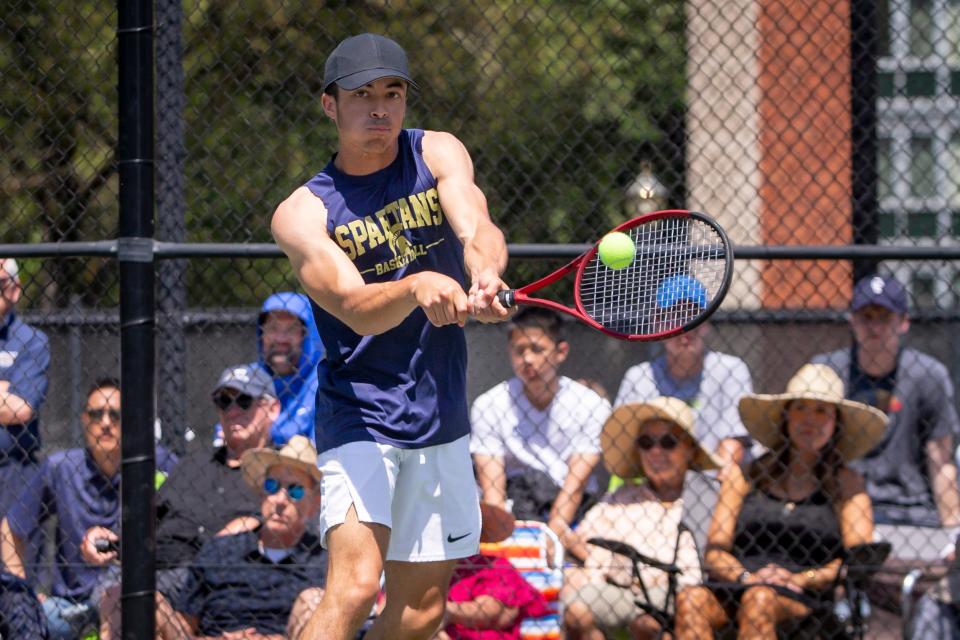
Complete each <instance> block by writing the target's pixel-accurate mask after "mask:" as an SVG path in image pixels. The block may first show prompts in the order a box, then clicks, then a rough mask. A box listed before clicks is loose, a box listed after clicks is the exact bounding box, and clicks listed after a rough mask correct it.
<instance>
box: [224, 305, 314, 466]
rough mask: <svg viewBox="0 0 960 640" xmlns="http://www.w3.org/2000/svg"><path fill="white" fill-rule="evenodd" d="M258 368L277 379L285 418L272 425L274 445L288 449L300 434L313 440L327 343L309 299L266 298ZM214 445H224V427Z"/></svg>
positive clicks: (259, 326) (259, 320)
mask: <svg viewBox="0 0 960 640" xmlns="http://www.w3.org/2000/svg"><path fill="white" fill-rule="evenodd" d="M257 353H258V354H259V359H258V360H257V362H255V363H252V364H251V366H258V367H260V368H262V369H263V370H264V371H266V372H267V373H269V374H270V375H271V376H273V385H274V390H275V393H274V395H275V396H276V397H277V398H278V399H279V400H280V415H279V416H278V417H277V419H276V420H274V422H273V428H272V429H271V440H272V442H273V445H274V446H276V447H280V446H283V445H284V444H285V443H286V442H287V441H288V440H289V439H290V438H292V437H293V436H295V435H298V434H299V435H302V436H306V437H307V438H309V439H310V441H311V442H313V441H314V440H315V438H314V433H315V431H314V424H313V423H314V419H315V417H316V398H317V364H318V363H319V362H320V360H321V359H323V344H322V343H321V342H320V335H319V334H318V333H317V325H316V323H314V321H313V309H311V307H310V300H309V299H308V298H307V297H306V296H305V295H303V294H301V293H291V292H281V293H275V294H273V295H272V296H270V297H269V298H267V299H266V300H265V301H264V303H263V307H262V308H261V309H260V316H259V317H258V318H257ZM215 434H216V435H215V438H214V444H215V445H216V446H220V445H221V444H223V428H222V427H221V425H220V424H219V423H218V424H217V425H216V427H215Z"/></svg>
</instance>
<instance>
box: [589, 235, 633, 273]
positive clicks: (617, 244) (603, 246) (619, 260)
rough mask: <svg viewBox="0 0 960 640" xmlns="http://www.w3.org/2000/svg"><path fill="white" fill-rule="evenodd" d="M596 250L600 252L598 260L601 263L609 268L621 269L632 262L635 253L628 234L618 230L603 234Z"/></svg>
mask: <svg viewBox="0 0 960 640" xmlns="http://www.w3.org/2000/svg"><path fill="white" fill-rule="evenodd" d="M597 252H598V253H599V254H600V262H602V263H603V264H605V265H607V266H608V267H610V268H611V269H623V268H624V267H627V266H630V263H631V262H633V258H634V256H635V255H636V254H637V247H636V245H634V244H633V240H631V239H630V236H628V235H627V234H625V233H622V232H620V231H614V232H612V233H608V234H607V235H605V236H603V240H601V241H600V246H599V247H598V248H597Z"/></svg>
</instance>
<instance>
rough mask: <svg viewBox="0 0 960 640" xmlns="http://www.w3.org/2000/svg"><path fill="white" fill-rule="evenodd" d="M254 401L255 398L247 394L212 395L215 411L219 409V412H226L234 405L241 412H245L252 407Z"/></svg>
mask: <svg viewBox="0 0 960 640" xmlns="http://www.w3.org/2000/svg"><path fill="white" fill-rule="evenodd" d="M254 400H255V398H254V397H253V396H251V395H250V394H249V393H241V394H238V395H235V396H234V395H231V394H229V393H215V394H213V404H215V405H217V409H220V411H226V410H227V409H229V408H230V405H232V404H234V403H236V405H237V406H238V407H240V409H241V410H242V411H246V410H248V409H249V408H250V407H252V406H253V401H254Z"/></svg>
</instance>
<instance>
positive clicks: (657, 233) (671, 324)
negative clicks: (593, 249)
mask: <svg viewBox="0 0 960 640" xmlns="http://www.w3.org/2000/svg"><path fill="white" fill-rule="evenodd" d="M623 231H624V233H627V234H628V235H629V236H630V238H631V240H633V242H634V245H635V246H636V249H637V251H636V256H635V258H634V260H633V262H632V263H631V264H630V265H628V266H626V267H624V268H622V269H611V268H609V267H607V266H606V265H604V264H603V262H601V261H600V259H599V256H597V255H596V254H594V256H593V257H592V258H591V259H590V262H589V263H588V264H587V265H585V267H584V269H583V273H582V276H581V279H580V286H579V290H578V291H579V300H578V302H579V303H580V305H581V308H582V310H583V312H584V313H586V314H587V315H588V316H590V317H591V318H593V320H595V321H596V322H597V323H598V324H600V325H601V326H602V327H604V328H606V329H608V330H611V331H615V332H617V333H621V334H624V335H635V336H653V335H658V334H662V333H667V332H670V331H676V330H678V329H680V328H682V327H683V326H685V325H688V324H690V323H691V322H693V321H694V320H695V319H697V318H698V317H699V316H700V315H702V314H703V313H704V312H705V311H706V309H707V308H708V307H709V306H710V303H711V302H712V301H713V300H714V299H715V297H716V296H717V294H718V293H719V292H720V290H721V288H722V286H723V280H724V276H725V273H726V257H727V255H726V254H727V250H726V245H725V244H724V241H723V237H722V236H721V235H720V233H719V232H718V231H717V230H716V229H715V228H714V227H713V226H712V225H710V224H709V223H707V222H705V221H703V220H699V219H697V218H666V219H661V220H655V221H652V222H646V223H643V224H640V225H637V226H636V227H633V228H631V229H625V230H623Z"/></svg>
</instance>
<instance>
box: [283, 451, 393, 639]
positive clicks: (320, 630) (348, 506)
mask: <svg viewBox="0 0 960 640" xmlns="http://www.w3.org/2000/svg"><path fill="white" fill-rule="evenodd" d="M390 449H391V448H390V447H385V446H384V445H378V444H376V443H373V442H354V443H350V444H348V445H344V446H343V447H338V448H337V449H334V450H331V451H328V452H325V453H324V454H322V455H321V456H320V460H319V464H320V468H321V471H322V472H323V479H322V481H321V482H322V492H323V498H322V500H323V502H322V504H321V507H320V509H321V511H320V535H321V536H322V537H323V539H324V544H325V545H326V547H327V550H328V551H329V560H328V563H329V564H328V568H327V582H326V585H325V591H324V597H323V599H322V600H321V601H320V604H319V605H318V606H317V608H316V610H315V611H314V612H313V615H311V617H310V621H309V622H308V623H307V624H306V625H305V626H304V628H303V631H302V632H301V633H300V639H301V640H315V639H319V638H322V639H323V640H349V639H352V638H353V637H354V635H355V634H356V632H357V629H359V628H360V626H361V625H362V624H363V621H364V620H365V619H366V618H367V615H368V614H369V613H370V610H371V609H372V608H373V604H374V602H375V601H376V598H377V593H378V592H379V589H380V575H381V573H382V571H383V564H384V560H385V558H386V554H387V547H388V545H389V541H390V524H391V513H390V511H391V506H390V505H391V499H392V495H393V488H394V484H395V480H396V469H397V465H396V461H395V459H394V457H393V456H394V454H392V453H391V451H390Z"/></svg>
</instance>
